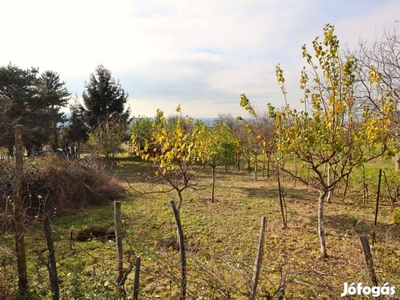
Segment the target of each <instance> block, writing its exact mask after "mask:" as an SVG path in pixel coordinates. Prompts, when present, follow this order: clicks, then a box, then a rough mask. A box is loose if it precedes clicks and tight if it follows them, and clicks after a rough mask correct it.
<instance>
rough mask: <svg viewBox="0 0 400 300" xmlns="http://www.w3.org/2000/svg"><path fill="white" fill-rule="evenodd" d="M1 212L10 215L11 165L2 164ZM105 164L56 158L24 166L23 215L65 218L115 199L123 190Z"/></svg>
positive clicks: (51, 157)
mask: <svg viewBox="0 0 400 300" xmlns="http://www.w3.org/2000/svg"><path fill="white" fill-rule="evenodd" d="M0 164H1V166H0V168H1V170H0V191H1V192H0V193H1V194H0V197H1V199H2V201H1V208H2V209H3V211H4V212H5V214H4V215H7V212H8V213H10V212H11V207H12V191H13V181H14V168H15V166H14V163H13V162H10V161H1V163H0ZM109 169H110V168H109V167H107V166H106V165H105V164H104V163H102V162H101V161H99V160H96V159H82V160H67V159H63V158H59V157H57V156H49V157H44V158H41V159H38V160H33V161H25V162H24V183H23V199H24V200H23V201H24V207H25V209H26V214H27V215H28V216H33V217H39V218H40V217H42V216H43V212H44V211H47V212H49V213H50V214H53V213H55V212H56V213H57V214H58V215H59V214H65V213H67V212H70V211H74V210H80V209H82V208H84V207H87V206H88V205H99V204H102V203H106V202H107V201H110V200H112V199H115V198H116V197H118V196H119V195H120V194H121V193H122V192H123V191H124V189H123V188H122V187H121V186H120V185H119V184H118V183H117V181H116V180H115V178H114V177H113V176H112V175H111V172H110V170H109Z"/></svg>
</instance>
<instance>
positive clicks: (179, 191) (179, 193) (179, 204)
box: [177, 190, 183, 212]
mask: <svg viewBox="0 0 400 300" xmlns="http://www.w3.org/2000/svg"><path fill="white" fill-rule="evenodd" d="M178 197H179V202H178V206H177V209H178V212H179V211H180V210H181V205H182V203H183V196H182V191H181V190H178Z"/></svg>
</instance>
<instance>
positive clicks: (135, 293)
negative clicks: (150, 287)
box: [133, 257, 140, 300]
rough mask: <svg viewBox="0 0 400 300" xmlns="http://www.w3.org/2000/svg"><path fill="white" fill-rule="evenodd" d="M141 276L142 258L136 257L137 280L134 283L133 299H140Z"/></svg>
mask: <svg viewBox="0 0 400 300" xmlns="http://www.w3.org/2000/svg"><path fill="white" fill-rule="evenodd" d="M139 275H140V257H136V262H135V279H134V281H133V299H134V300H138V299H139Z"/></svg>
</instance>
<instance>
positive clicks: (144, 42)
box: [0, 0, 400, 117]
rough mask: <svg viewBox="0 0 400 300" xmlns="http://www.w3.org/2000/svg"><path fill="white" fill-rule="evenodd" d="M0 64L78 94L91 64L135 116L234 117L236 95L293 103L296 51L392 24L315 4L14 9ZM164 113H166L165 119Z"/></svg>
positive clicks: (83, 4) (92, 4)
mask: <svg viewBox="0 0 400 300" xmlns="http://www.w3.org/2000/svg"><path fill="white" fill-rule="evenodd" d="M2 6H3V7H2V8H3V9H2V11H3V14H2V18H1V19H0V33H1V36H2V41H3V43H2V46H1V47H0V64H1V65H6V64H8V63H9V62H10V61H11V62H12V63H14V64H16V65H17V66H19V67H21V68H27V67H30V66H34V67H39V68H40V70H41V71H44V70H46V69H51V70H54V71H56V72H58V73H59V74H60V76H61V78H62V79H63V80H64V81H66V83H67V86H68V88H69V90H70V91H71V92H72V93H73V94H75V93H76V94H78V96H80V95H81V93H82V91H83V88H84V82H85V80H88V78H89V75H90V73H92V72H94V70H95V68H96V66H97V65H99V64H103V65H104V66H105V67H106V68H108V69H109V70H111V72H112V74H113V76H114V77H115V78H119V79H120V81H121V84H122V86H123V88H125V89H126V90H127V91H128V92H129V94H130V98H131V101H130V103H131V104H132V111H133V113H134V114H135V115H139V114H141V115H143V114H146V115H154V113H155V110H156V109H157V108H161V109H164V110H165V111H166V113H172V112H173V111H174V109H175V107H176V105H177V104H179V103H181V104H182V108H183V110H185V111H188V113H189V114H190V115H193V116H198V117H207V116H216V115H217V114H218V113H228V112H231V113H232V114H233V115H238V114H244V112H243V110H242V109H241V108H240V106H239V98H240V94H241V93H243V92H246V94H247V96H248V97H249V98H250V99H251V100H252V101H255V102H256V103H259V105H264V103H265V104H266V103H267V102H273V103H274V104H275V105H280V104H281V103H283V98H282V96H281V94H280V90H279V87H278V85H277V83H276V79H275V66H276V65H277V64H278V63H281V66H282V68H283V69H284V71H285V74H286V76H287V83H288V90H289V100H290V101H291V103H293V104H295V103H298V99H299V98H300V97H301V95H299V89H298V86H299V85H298V78H299V73H300V70H301V66H302V65H303V64H304V61H303V60H302V58H301V50H300V47H301V45H302V44H304V43H307V44H308V45H310V44H311V41H312V40H313V39H314V38H315V37H316V36H317V35H322V28H323V25H324V24H326V23H331V24H334V25H335V28H336V33H337V35H338V36H339V39H340V41H341V44H342V45H345V44H348V45H349V47H356V45H357V42H358V39H359V37H360V36H362V37H363V38H364V39H366V38H369V39H375V35H378V37H379V36H380V35H381V32H382V30H383V28H384V27H387V28H389V29H390V28H392V27H393V26H394V25H395V24H397V23H394V21H395V20H396V19H397V18H399V17H398V15H397V14H398V11H400V3H399V2H398V1H396V0H390V1H389V0H387V1H373V0H368V1H344V0H339V1H321V0H304V1H297V0H268V1H262V0H260V1H256V0H254V1H248V0H243V1H241V0H236V1H235V0H222V1H210V0H203V1H188V0H171V1H162V0H146V1H139V0H135V1H132V0H117V1H114V2H110V1H105V0H97V1H95V0H68V1H67V0H58V1H53V0H36V1H29V0H15V1H7V2H6V3H3V5H2ZM168 110H169V111H168Z"/></svg>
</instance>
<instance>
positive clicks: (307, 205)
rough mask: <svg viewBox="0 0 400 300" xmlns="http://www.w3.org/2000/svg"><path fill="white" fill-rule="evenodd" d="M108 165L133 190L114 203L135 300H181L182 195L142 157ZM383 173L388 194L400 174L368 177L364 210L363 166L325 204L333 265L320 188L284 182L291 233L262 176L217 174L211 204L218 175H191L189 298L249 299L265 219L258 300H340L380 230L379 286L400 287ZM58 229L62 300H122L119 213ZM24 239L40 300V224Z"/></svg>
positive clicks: (68, 220) (8, 240) (61, 221)
mask: <svg viewBox="0 0 400 300" xmlns="http://www.w3.org/2000/svg"><path fill="white" fill-rule="evenodd" d="M112 165H113V172H114V173H115V176H116V177H117V178H118V179H119V181H120V182H121V184H123V185H124V186H125V188H126V193H125V194H124V195H122V196H121V198H120V199H116V200H118V201H121V204H122V219H123V235H124V238H123V245H124V266H125V268H128V267H129V264H130V262H132V263H133V262H134V260H135V257H137V256H140V257H141V261H142V264H141V268H140V297H139V298H140V299H160V298H161V299H178V295H179V282H180V277H179V276H180V263H179V251H178V250H177V249H178V245H177V234H176V226H175V223H174V219H173V215H172V211H171V207H170V201H171V200H176V198H177V195H176V194H174V193H173V192H165V191H166V190H168V185H167V184H164V183H163V182H160V181H159V182H155V183H150V182H149V181H148V180H147V179H146V177H144V176H142V174H143V173H147V174H151V171H149V170H148V168H147V166H146V165H145V164H143V163H141V162H139V161H137V160H135V159H131V158H120V159H114V161H113V163H112ZM380 167H383V168H384V170H385V175H386V179H387V182H388V186H389V187H390V190H391V192H392V193H393V192H394V188H395V186H396V182H397V183H398V182H399V181H398V176H397V175H396V174H394V172H392V171H391V164H390V162H385V161H379V162H375V163H371V164H369V165H368V166H366V168H365V174H366V175H365V177H366V181H367V184H368V187H369V188H368V192H369V197H368V200H367V202H366V205H365V206H364V205H363V188H362V171H361V168H360V169H357V170H356V172H355V173H354V175H352V176H351V178H350V183H349V189H348V192H347V194H346V197H345V198H343V191H344V184H342V185H340V186H339V187H338V189H337V190H336V191H335V193H334V197H333V199H332V202H331V203H330V204H327V205H326V207H325V226H326V234H327V245H328V254H329V256H330V257H329V258H328V259H319V258H318V256H319V238H318V232H317V205H318V203H317V197H318V193H317V192H316V191H314V190H312V189H311V188H308V187H306V186H304V185H302V184H300V183H299V182H294V181H293V180H292V179H290V178H288V177H284V178H283V186H284V192H285V199H286V205H287V215H288V228H284V227H283V225H282V219H281V212H280V206H279V194H278V188H277V182H276V177H275V176H271V178H266V177H263V176H262V174H261V173H260V174H259V176H258V180H257V181H255V180H254V176H253V174H251V173H249V172H247V171H237V170H233V169H229V170H228V171H227V172H226V171H225V169H224V168H222V167H221V168H217V182H216V201H215V203H212V202H211V200H210V193H211V187H210V186H209V184H210V182H211V170H207V169H206V170H205V171H203V172H202V173H200V175H199V176H198V177H197V178H195V182H197V183H198V185H196V190H186V191H185V192H184V202H183V204H182V208H181V221H182V226H183V231H184V236H185V242H186V246H187V247H186V248H187V259H188V269H187V271H188V279H187V287H188V299H247V295H248V293H249V291H250V284H251V277H252V272H253V264H254V260H255V257H256V253H257V243H258V235H259V230H260V229H259V227H260V220H261V218H262V216H266V218H267V228H266V232H265V234H266V238H265V253H264V257H263V265H262V270H261V278H260V282H259V288H258V299H266V298H267V297H268V296H270V297H272V296H274V298H273V299H278V296H279V295H280V294H281V293H282V292H283V291H284V295H285V299H338V298H340V294H341V293H342V292H343V284H344V282H348V283H353V282H355V283H358V282H363V284H364V285H371V282H370V279H369V273H368V269H367V268H366V264H365V259H364V255H363V252H362V248H361V244H360V240H359V236H360V235H366V236H368V237H369V240H370V242H371V236H372V232H373V231H374V230H375V231H376V236H377V239H376V243H375V244H374V246H373V247H372V256H373V260H374V261H373V262H374V267H375V271H376V274H377V277H378V282H379V284H380V285H383V284H385V283H386V282H387V283H388V284H389V286H396V287H399V288H400V270H399V265H400V264H399V259H400V250H399V249H400V247H399V246H400V240H399V236H400V226H399V225H397V224H394V223H393V220H392V213H391V206H390V201H389V197H388V195H389V192H388V188H387V186H386V185H385V181H384V180H382V187H381V198H380V200H381V201H380V206H379V214H378V224H377V227H376V228H374V218H375V214H374V212H375V200H376V190H377V182H378V180H377V177H378V173H379V168H380ZM260 169H261V168H260ZM149 172H150V173H149ZM161 191H163V192H161ZM396 205H397V203H396ZM51 223H52V228H53V235H54V241H55V247H56V258H57V267H58V274H59V278H60V289H61V294H62V297H61V299H94V298H108V299H114V298H115V299H118V297H120V296H121V295H122V294H121V292H120V291H118V289H117V287H116V284H115V282H116V276H117V272H116V266H117V262H116V246H115V241H114V236H113V234H112V233H113V230H114V229H113V228H114V227H113V204H112V203H110V204H109V205H105V206H94V207H89V208H87V209H85V210H82V211H79V212H76V213H73V214H69V215H67V216H60V217H55V218H53V219H52V220H51ZM72 228H73V237H74V239H75V241H73V242H71V241H70V231H71V229H72ZM26 230H27V233H26V248H27V254H28V261H29V270H28V272H29V280H30V284H31V289H32V295H33V296H34V297H33V298H35V297H36V298H37V299H45V298H47V299H51V297H50V295H49V292H48V290H49V288H48V287H49V284H48V275H47V270H46V266H45V264H44V262H45V259H44V256H45V254H46V246H45V242H44V238H43V237H42V232H41V225H40V224H38V223H35V222H32V224H30V225H29V226H27V227H26ZM12 241H13V232H12V231H9V232H7V233H6V234H5V235H4V237H3V239H2V240H1V241H0V243H1V244H0V245H1V247H2V248H1V249H0V251H2V253H3V256H2V264H1V268H2V271H3V272H6V271H8V272H9V273H3V272H2V273H3V274H8V275H6V276H4V277H3V279H0V289H1V288H3V289H5V288H9V289H10V292H12V291H13V290H15V289H16V284H15V283H16V276H15V272H14V271H13V267H12V265H13V264H14V263H15V260H14V258H13V255H12ZM133 275H134V271H132V272H131V273H130V274H129V275H128V276H127V279H126V282H125V291H126V293H127V294H126V297H127V298H132V290H133ZM10 282H11V283H10ZM3 294H5V293H3ZM0 298H1V297H0ZM267 299H272V298H267Z"/></svg>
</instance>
